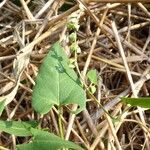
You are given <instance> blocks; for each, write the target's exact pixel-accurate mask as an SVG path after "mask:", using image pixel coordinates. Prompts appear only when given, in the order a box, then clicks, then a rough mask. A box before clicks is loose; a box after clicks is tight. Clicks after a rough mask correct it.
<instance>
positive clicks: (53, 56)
mask: <svg viewBox="0 0 150 150" xmlns="http://www.w3.org/2000/svg"><path fill="white" fill-rule="evenodd" d="M68 64H69V60H68V58H67V56H66V54H65V53H64V50H63V48H62V47H61V46H60V44H59V43H58V42H57V43H55V44H54V45H53V46H52V48H51V50H50V52H49V54H48V55H47V56H46V58H45V59H44V62H43V64H42V65H41V68H40V70H39V73H38V76H37V79H36V85H35V87H34V89H33V96H32V106H33V108H34V109H35V110H36V111H37V112H39V113H40V114H46V113H48V112H49V111H50V109H51V108H52V106H53V105H57V106H61V105H65V104H74V103H76V104H78V105H79V106H80V108H79V109H78V110H77V112H79V111H81V110H83V109H84V107H85V101H86V97H85V92H84V90H83V89H82V87H81V85H80V82H79V80H78V77H77V75H76V73H75V72H74V70H72V69H71V68H69V65H68Z"/></svg>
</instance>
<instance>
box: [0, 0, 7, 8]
mask: <svg viewBox="0 0 150 150" xmlns="http://www.w3.org/2000/svg"><path fill="white" fill-rule="evenodd" d="M6 2H7V0H3V1H2V2H1V3H0V8H1V7H3V5H5V3H6Z"/></svg>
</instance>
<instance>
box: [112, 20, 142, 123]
mask: <svg viewBox="0 0 150 150" xmlns="http://www.w3.org/2000/svg"><path fill="white" fill-rule="evenodd" d="M112 29H113V31H114V35H115V39H116V41H117V45H118V48H119V51H120V54H121V57H122V59H123V63H124V66H125V68H126V71H127V76H128V80H129V82H130V85H131V90H132V92H133V96H134V97H135V98H137V93H136V92H135V85H134V83H133V79H132V76H131V73H130V70H129V67H128V64H127V61H126V57H125V54H124V49H123V47H122V44H121V41H120V38H119V34H118V31H117V28H116V25H115V22H112ZM138 109H139V114H140V118H141V120H142V122H143V123H144V124H145V119H144V116H143V111H142V109H141V108H140V107H138Z"/></svg>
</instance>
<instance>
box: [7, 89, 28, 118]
mask: <svg viewBox="0 0 150 150" xmlns="http://www.w3.org/2000/svg"><path fill="white" fill-rule="evenodd" d="M26 93H27V92H26V91H24V92H23V94H22V95H21V97H20V99H19V101H18V103H17V105H16V106H15V108H14V109H13V110H12V112H11V113H10V115H9V118H10V119H12V118H13V116H14V115H15V113H16V110H17V109H18V107H19V105H20V104H21V102H22V101H23V99H24V97H25V95H26Z"/></svg>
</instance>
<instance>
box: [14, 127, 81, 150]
mask: <svg viewBox="0 0 150 150" xmlns="http://www.w3.org/2000/svg"><path fill="white" fill-rule="evenodd" d="M31 132H32V134H33V136H34V138H33V141H32V142H31V143H29V144H22V145H17V148H18V150H58V149H61V148H71V149H75V150H83V149H82V148H81V147H80V146H78V145H76V144H74V143H72V142H69V141H65V140H63V139H61V138H60V137H58V136H56V135H54V134H52V133H49V132H46V131H41V130H38V129H31Z"/></svg>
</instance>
